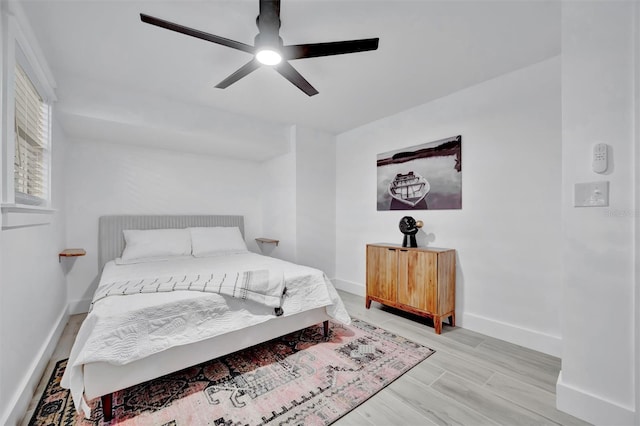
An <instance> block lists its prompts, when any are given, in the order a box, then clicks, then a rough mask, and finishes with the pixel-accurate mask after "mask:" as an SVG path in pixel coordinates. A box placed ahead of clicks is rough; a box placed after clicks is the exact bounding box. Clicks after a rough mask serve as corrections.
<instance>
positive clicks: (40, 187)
mask: <svg viewBox="0 0 640 426" xmlns="http://www.w3.org/2000/svg"><path fill="white" fill-rule="evenodd" d="M14 90H15V92H14V93H15V158H14V170H13V173H14V189H15V202H16V204H30V205H46V204H47V202H48V199H49V163H50V160H49V159H50V155H49V135H50V126H49V123H50V108H49V105H48V104H47V103H45V102H44V100H43V99H42V96H40V94H39V93H38V90H37V89H36V87H35V86H34V84H33V83H32V81H31V79H30V78H29V76H27V73H26V72H25V71H24V69H23V68H22V66H21V65H20V63H19V62H18V61H16V64H15V74H14Z"/></svg>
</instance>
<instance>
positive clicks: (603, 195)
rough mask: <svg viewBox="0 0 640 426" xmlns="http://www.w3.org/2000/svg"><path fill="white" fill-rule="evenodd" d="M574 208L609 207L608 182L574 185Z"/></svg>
mask: <svg viewBox="0 0 640 426" xmlns="http://www.w3.org/2000/svg"><path fill="white" fill-rule="evenodd" d="M573 203H574V204H573V205H574V206H575V207H607V206H608V205H609V182H608V181H603V182H586V183H576V184H575V187H574V190H573Z"/></svg>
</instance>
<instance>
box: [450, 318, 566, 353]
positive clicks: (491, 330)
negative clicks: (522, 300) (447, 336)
mask: <svg viewBox="0 0 640 426" xmlns="http://www.w3.org/2000/svg"><path fill="white" fill-rule="evenodd" d="M458 325H460V327H464V328H466V329H469V330H472V331H477V332H478V333H482V334H486V335H487V336H491V337H495V338H497V339H500V340H505V341H507V342H511V343H515V344H516V345H520V346H524V347H526V348H529V349H533V350H536V351H540V352H544V353H545V354H549V355H553V356H557V357H560V356H561V355H562V339H561V338H560V337H559V336H553V335H550V334H545V333H541V332H539V331H536V330H531V329H528V328H524V327H518V326H516V325H513V324H508V323H505V322H501V321H497V320H495V319H492V318H486V317H483V316H480V315H476V314H469V313H463V314H462V318H460V321H459V324H458Z"/></svg>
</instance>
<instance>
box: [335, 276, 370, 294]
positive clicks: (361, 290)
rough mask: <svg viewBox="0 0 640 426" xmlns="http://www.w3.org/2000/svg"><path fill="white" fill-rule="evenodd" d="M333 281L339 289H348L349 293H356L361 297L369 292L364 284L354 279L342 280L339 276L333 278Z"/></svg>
mask: <svg viewBox="0 0 640 426" xmlns="http://www.w3.org/2000/svg"><path fill="white" fill-rule="evenodd" d="M331 281H332V282H333V285H334V286H335V288H337V289H338V290H342V291H346V292H347V293H351V294H355V295H356V296H360V297H365V296H366V293H367V292H366V289H365V287H364V286H363V285H362V284H359V283H356V282H353V281H347V280H341V279H339V278H333V279H332V280H331Z"/></svg>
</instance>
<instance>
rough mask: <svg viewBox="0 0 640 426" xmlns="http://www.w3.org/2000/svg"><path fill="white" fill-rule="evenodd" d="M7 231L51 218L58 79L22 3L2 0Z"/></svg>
mask: <svg viewBox="0 0 640 426" xmlns="http://www.w3.org/2000/svg"><path fill="white" fill-rule="evenodd" d="M0 51H1V52H2V62H1V65H2V66H0V76H1V77H2V78H1V80H2V86H1V87H0V93H1V94H2V96H1V99H2V103H1V104H0V110H1V111H2V114H1V116H2V122H1V123H0V135H1V140H2V147H1V148H2V162H1V163H0V173H1V176H0V193H1V201H2V204H1V206H0V207H1V211H2V218H1V220H0V223H1V224H2V226H1V228H2V230H3V231H4V230H7V229H12V228H22V227H25V226H36V225H43V224H47V223H51V220H52V218H53V214H54V212H55V210H53V209H52V200H51V171H52V170H51V167H52V142H51V135H52V132H51V128H52V121H53V120H52V105H53V102H55V100H56V96H55V92H54V88H55V80H54V79H53V75H52V74H51V70H50V69H49V67H48V65H47V62H46V60H45V58H44V55H43V54H42V51H41V50H40V47H39V46H38V43H37V39H36V38H35V37H34V36H33V33H32V32H31V27H30V26H29V23H28V21H27V19H26V17H25V14H24V11H23V10H22V6H21V5H20V2H14V1H10V2H4V1H2V0H0Z"/></svg>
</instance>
